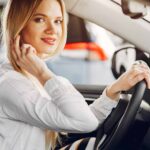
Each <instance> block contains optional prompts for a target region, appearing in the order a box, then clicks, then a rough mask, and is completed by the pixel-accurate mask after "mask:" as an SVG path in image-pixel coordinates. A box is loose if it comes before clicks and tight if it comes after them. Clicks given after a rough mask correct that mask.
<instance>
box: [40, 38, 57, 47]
mask: <svg viewBox="0 0 150 150" xmlns="http://www.w3.org/2000/svg"><path fill="white" fill-rule="evenodd" d="M41 39H42V41H43V42H44V43H46V44H48V45H50V46H54V45H55V44H56V38H53V37H47V38H41Z"/></svg>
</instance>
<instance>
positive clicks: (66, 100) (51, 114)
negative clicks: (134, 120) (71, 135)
mask: <svg viewBox="0 0 150 150" xmlns="http://www.w3.org/2000/svg"><path fill="white" fill-rule="evenodd" d="M44 88H45V90H46V91H47V93H48V95H49V97H43V96H41V94H40V93H39V91H38V90H37V89H36V88H33V87H32V86H31V85H30V84H27V82H26V81H20V80H12V79H11V80H6V81H5V82H3V83H1V90H0V98H1V99H2V100H1V104H2V107H3V111H4V113H5V114H6V115H7V116H8V117H9V118H10V119H13V120H16V121H21V122H25V123H27V124H30V125H33V126H37V127H40V128H47V129H52V130H56V131H65V132H76V133H78V132H91V131H93V130H95V129H96V128H97V126H98V120H97V118H96V117H95V115H94V114H93V113H92V111H91V110H90V108H89V106H88V105H87V104H86V102H85V100H84V98H83V96H82V95H81V94H80V93H79V92H78V91H77V90H75V88H74V87H73V86H72V85H71V84H70V82H69V81H68V80H66V79H64V78H58V77H53V78H52V79H50V80H48V81H47V82H46V84H45V86H44ZM7 93H9V94H7Z"/></svg>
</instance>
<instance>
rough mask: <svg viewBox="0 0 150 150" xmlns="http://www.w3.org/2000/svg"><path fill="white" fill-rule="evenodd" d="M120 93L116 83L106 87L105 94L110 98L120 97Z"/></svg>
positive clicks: (116, 98)
mask: <svg viewBox="0 0 150 150" xmlns="http://www.w3.org/2000/svg"><path fill="white" fill-rule="evenodd" d="M120 94H121V91H120V89H119V87H118V85H117V84H116V83H114V84H112V85H110V86H108V87H107V88H106V95H107V96H108V97H109V98H111V99H112V100H118V99H119V97H120Z"/></svg>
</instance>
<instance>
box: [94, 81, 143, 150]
mask: <svg viewBox="0 0 150 150" xmlns="http://www.w3.org/2000/svg"><path fill="white" fill-rule="evenodd" d="M145 89H146V83H145V81H141V82H139V83H138V84H136V85H135V87H134V92H133V94H132V97H131V99H130V101H129V102H128V104H127V107H126V108H125V111H124V112H123V115H122V117H121V119H120V121H119V123H118V124H117V126H114V127H113V128H114V129H112V130H111V131H112V133H111V134H110V135H108V136H107V135H106V136H105V135H104V134H105V133H103V136H102V138H104V136H105V138H104V140H103V139H102V138H101V139H100V138H99V135H100V132H101V127H102V125H100V126H99V128H98V130H97V137H96V141H95V146H94V150H116V147H117V146H118V145H119V143H120V142H121V140H122V139H123V137H124V135H125V134H126V132H127V130H128V129H129V127H130V126H131V124H132V121H133V120H134V118H135V116H136V114H137V111H138V109H139V107H140V104H141V101H142V98H143V95H144V92H145ZM113 117H114V118H111V117H110V119H111V120H113V119H114V120H115V115H113ZM104 123H105V122H104Z"/></svg>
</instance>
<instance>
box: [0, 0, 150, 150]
mask: <svg viewBox="0 0 150 150" xmlns="http://www.w3.org/2000/svg"><path fill="white" fill-rule="evenodd" d="M64 2H65V4H66V9H67V12H68V15H69V18H70V21H71V20H72V21H73V22H72V24H71V22H70V26H71V27H73V25H74V28H75V27H77V26H78V27H77V30H76V31H75V30H74V28H70V29H68V39H67V44H68V45H69V44H70V43H71V44H72V43H76V45H75V44H74V45H73V46H75V48H76V49H78V50H79V49H80V47H78V45H77V43H80V44H81V43H82V44H83V43H84V46H83V45H82V46H83V47H82V48H84V49H88V48H89V47H88V48H87V44H86V46H85V43H89V42H93V41H92V40H91V39H90V37H89V32H88V31H87V30H86V24H85V22H86V21H90V22H92V23H94V24H96V25H98V26H100V27H102V28H105V29H106V30H107V31H108V32H111V33H113V34H114V36H118V37H120V38H122V39H124V40H123V41H125V44H122V45H121V46H119V47H115V51H114V53H113V54H112V56H111V57H109V56H108V55H107V53H106V52H105V49H103V48H102V51H103V52H104V53H103V56H105V57H103V58H105V60H102V59H99V62H100V65H103V67H107V71H106V72H104V73H99V72H98V70H97V69H96V67H95V68H94V69H93V70H92V71H93V76H92V77H91V76H90V80H91V81H92V79H91V78H94V75H95V73H96V72H97V74H98V73H99V74H98V78H100V80H98V79H97V78H95V80H94V79H93V81H94V83H93V84H91V82H88V83H87V81H89V78H87V80H86V79H85V76H89V74H90V72H89V68H87V67H86V68H85V63H86V65H88V66H90V63H93V64H94V65H96V63H97V61H94V62H93V61H92V62H90V60H89V59H87V53H86V57H85V55H84V56H83V57H82V59H83V60H84V64H83V61H82V59H81V57H80V58H78V59H76V58H75V59H72V57H71V56H70V57H68V55H66V51H67V50H66V49H67V48H68V47H69V46H70V45H69V46H68V45H67V44H66V48H65V50H64V54H62V56H61V57H60V58H59V59H57V58H56V61H52V62H51V60H50V61H49V60H48V61H47V65H48V66H49V68H51V69H52V71H54V72H55V73H58V74H60V75H62V76H65V77H68V78H70V80H72V83H73V84H74V86H75V88H76V89H77V90H78V91H79V92H80V93H82V95H83V96H84V97H85V100H86V101H87V103H88V104H91V103H92V102H93V101H94V100H95V99H96V98H98V97H99V96H100V95H101V94H102V92H103V90H104V88H105V87H106V86H107V85H108V84H109V83H111V82H113V81H114V80H115V79H117V78H118V77H119V76H120V75H121V74H122V73H124V72H125V71H126V70H127V69H128V68H129V67H130V66H131V65H132V64H133V62H134V61H136V60H143V61H145V62H146V63H147V64H148V65H149V67H150V41H149V40H150V1H149V0H105V1H104V0H88V1H87V0H64ZM5 3H6V0H2V1H1V2H0V10H2V8H3V7H4V6H5ZM68 26H69V25H68ZM73 31H74V32H73ZM75 33H76V34H75ZM77 33H78V35H77ZM114 36H113V37H114ZM127 43H128V44H127ZM67 46H68V47H67ZM0 47H1V46H0ZM70 48H71V49H73V47H69V48H68V49H70ZM0 51H1V50H0ZM68 51H70V50H68ZM71 51H72V52H75V50H74V49H73V50H71ZM79 51H81V50H79ZM87 51H88V52H89V51H90V50H89V49H88V50H87ZM82 52H83V51H82ZM77 53H78V51H77ZM69 55H70V54H69ZM73 55H74V53H73ZM107 57H109V59H108V60H109V63H106V60H107ZM88 58H89V57H88ZM0 62H1V61H0ZM72 62H73V63H76V65H77V66H75V65H74V64H72ZM59 67H60V68H59ZM67 67H68V68H69V67H71V69H72V70H68V69H67ZM98 67H99V66H98ZM55 68H58V70H55ZM79 68H80V69H81V70H78V69H79ZM108 69H109V71H108ZM87 70H88V71H87ZM84 71H85V73H84V76H83V77H82V72H84ZM100 71H101V70H100ZM108 72H109V73H111V75H107V73H108ZM73 73H74V75H73ZM104 76H105V77H107V79H109V80H108V81H107V80H105V78H104ZM74 77H76V79H73V78H74ZM77 77H78V78H77ZM79 79H80V80H79ZM89 83H90V84H89ZM84 137H96V142H95V146H94V150H150V90H148V89H146V83H145V82H144V81H142V82H140V83H139V84H137V85H136V86H135V87H134V88H132V89H131V90H130V91H128V92H124V91H122V96H121V99H120V101H119V103H118V105H117V107H116V108H115V109H113V110H112V112H111V114H110V115H109V116H108V117H107V119H106V120H105V121H104V123H103V124H102V125H100V126H99V127H98V129H97V130H96V131H94V132H92V133H88V134H72V133H69V134H67V136H66V135H63V134H61V133H60V135H59V138H60V139H59V140H61V142H62V143H63V142H64V143H65V142H67V143H71V142H73V141H74V140H77V139H81V138H84ZM58 145H59V146H60V143H58Z"/></svg>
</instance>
